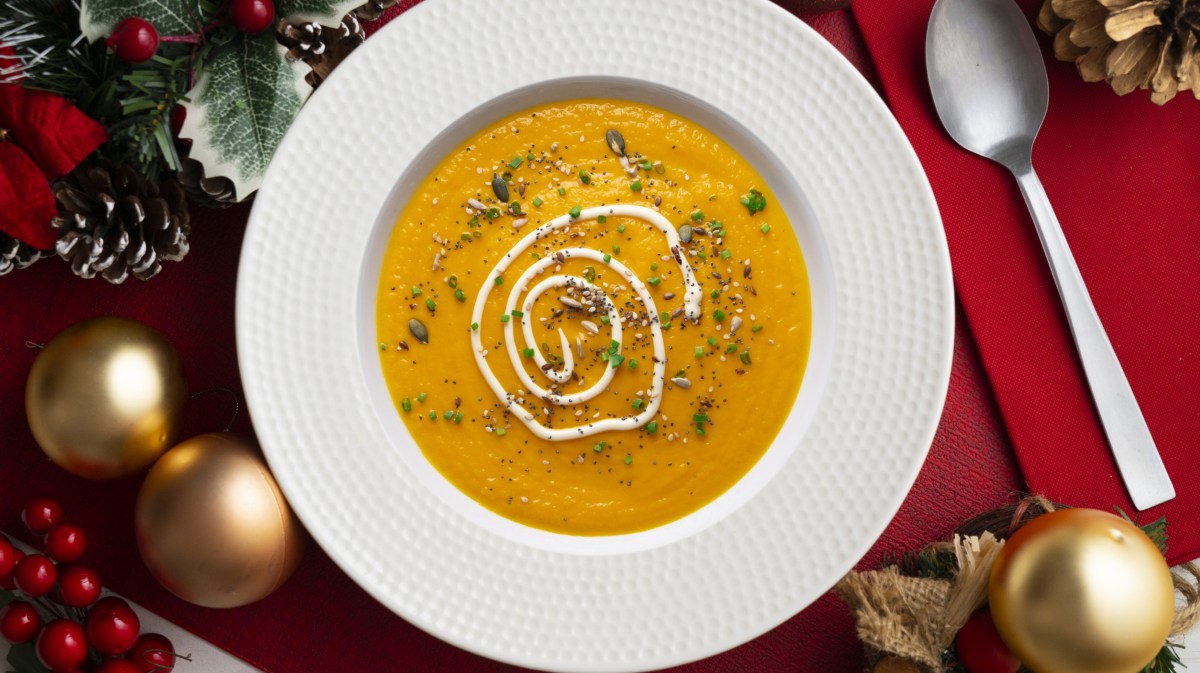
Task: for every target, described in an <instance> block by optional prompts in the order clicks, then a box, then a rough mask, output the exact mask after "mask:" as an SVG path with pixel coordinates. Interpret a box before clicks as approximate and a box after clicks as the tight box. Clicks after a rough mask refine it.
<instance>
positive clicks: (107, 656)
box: [0, 497, 175, 673]
mask: <svg viewBox="0 0 1200 673" xmlns="http://www.w3.org/2000/svg"><path fill="white" fill-rule="evenodd" d="M62 516H63V511H62V506H61V505H60V504H58V502H57V501H55V500H54V499H52V498H46V497H38V498H34V499H33V500H31V501H29V503H27V504H26V505H25V507H24V509H22V510H21V520H22V521H23V522H24V523H25V527H26V528H28V529H29V532H30V533H33V534H34V535H38V536H41V537H42V550H43V552H44V553H41V554H25V553H24V552H22V551H21V550H20V549H17V548H16V547H14V546H13V545H12V543H11V542H10V541H9V540H8V539H7V538H5V537H4V536H3V535H0V591H3V590H7V591H10V592H15V595H14V599H13V600H12V602H10V603H9V604H8V605H7V606H6V607H5V608H4V610H3V611H0V635H3V636H4V638H5V639H7V640H8V641H9V642H11V643H13V644H21V643H28V642H34V643H35V644H34V649H35V651H36V653H37V658H38V660H39V661H41V663H42V665H43V666H45V667H46V668H47V669H49V670H50V671H52V672H53V673H82V672H84V671H90V672H91V673H150V672H151V671H155V672H157V673H167V672H168V671H170V670H172V669H173V668H174V667H175V649H174V647H173V646H172V645H171V641H170V640H168V639H167V638H166V637H165V636H162V635H159V634H157V633H146V634H139V631H140V629H141V625H140V623H139V621H138V616H137V613H135V612H134V611H133V609H132V608H130V607H129V604H128V603H126V602H125V601H124V600H123V599H121V598H118V597H116V596H105V597H103V598H101V597H100V588H101V585H100V576H99V575H98V574H97V573H96V571H95V570H93V569H91V568H89V567H87V566H85V565H80V564H76V563H75V562H76V561H78V560H79V558H80V557H81V556H83V552H84V549H85V548H86V547H87V536H86V535H85V534H84V532H83V529H81V528H80V527H79V526H76V525H74V524H71V523H65V522H63V520H62Z"/></svg>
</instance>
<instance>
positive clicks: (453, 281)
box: [446, 275, 458, 290]
mask: <svg viewBox="0 0 1200 673" xmlns="http://www.w3.org/2000/svg"><path fill="white" fill-rule="evenodd" d="M446 284H447V285H449V286H450V289H451V290H455V289H458V276H454V275H451V276H450V277H449V278H447V279H446Z"/></svg>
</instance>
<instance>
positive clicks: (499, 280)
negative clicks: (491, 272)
mask: <svg viewBox="0 0 1200 673" xmlns="http://www.w3.org/2000/svg"><path fill="white" fill-rule="evenodd" d="M493 282H494V283H496V284H497V285H503V284H504V276H496V278H495V280H494V281H493Z"/></svg>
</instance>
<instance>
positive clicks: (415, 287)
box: [412, 285, 421, 297]
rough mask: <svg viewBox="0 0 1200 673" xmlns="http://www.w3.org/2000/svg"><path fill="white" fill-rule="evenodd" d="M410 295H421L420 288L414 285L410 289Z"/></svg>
mask: <svg viewBox="0 0 1200 673" xmlns="http://www.w3.org/2000/svg"><path fill="white" fill-rule="evenodd" d="M412 295H413V296H414V297H420V296H421V288H419V287H417V286H415V285H414V286H413V289H412Z"/></svg>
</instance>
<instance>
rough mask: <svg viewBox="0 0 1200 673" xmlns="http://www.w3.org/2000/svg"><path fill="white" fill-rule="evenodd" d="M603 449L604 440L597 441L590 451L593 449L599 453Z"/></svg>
mask: <svg viewBox="0 0 1200 673" xmlns="http://www.w3.org/2000/svg"><path fill="white" fill-rule="evenodd" d="M603 450H604V442H599V443H597V444H596V445H595V446H593V447H592V451H595V452H596V453H600V452H601V451H603Z"/></svg>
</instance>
